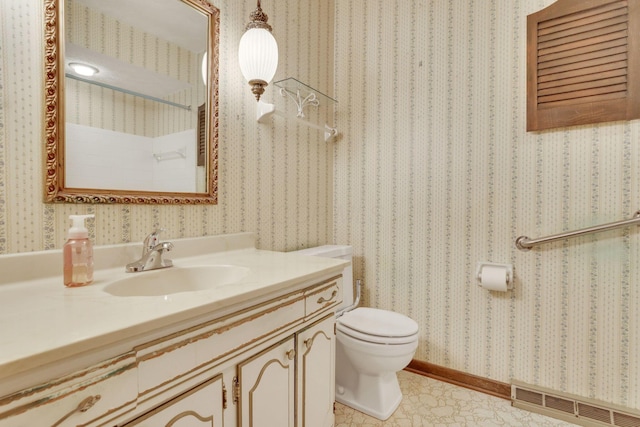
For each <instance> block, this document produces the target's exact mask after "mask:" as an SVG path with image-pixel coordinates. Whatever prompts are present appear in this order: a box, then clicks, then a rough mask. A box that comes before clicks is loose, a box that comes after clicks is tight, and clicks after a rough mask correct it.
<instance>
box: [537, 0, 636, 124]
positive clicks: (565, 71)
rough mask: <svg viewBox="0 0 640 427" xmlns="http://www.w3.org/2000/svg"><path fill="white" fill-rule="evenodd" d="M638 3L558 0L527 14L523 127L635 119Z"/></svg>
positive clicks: (622, 0)
mask: <svg viewBox="0 0 640 427" xmlns="http://www.w3.org/2000/svg"><path fill="white" fill-rule="evenodd" d="M637 3H638V2H637V1H633V2H629V1H626V0H615V1H612V0H558V1H557V2H556V3H554V4H552V5H551V6H549V7H548V8H546V9H543V10H542V11H540V12H537V13H535V14H532V15H529V16H528V18H527V78H528V82H527V85H528V86H527V98H528V99H527V102H528V105H527V130H541V129H548V128H554V127H561V126H571V125H578V124H587V123H598V122H604V121H612V120H631V119H634V118H640V101H639V100H638V98H639V97H638V91H637V90H636V87H637V86H638V83H636V82H635V81H633V78H634V76H639V77H640V73H639V71H638V68H639V67H640V62H639V61H638V58H639V57H640V55H639V54H638V53H637V52H634V51H633V49H634V46H635V49H636V50H637V49H638V47H640V41H639V40H637V39H638V38H640V33H639V32H638V29H639V26H638V13H639V12H638V11H640V7H638V5H637Z"/></svg>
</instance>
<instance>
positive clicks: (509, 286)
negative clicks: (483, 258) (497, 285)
mask: <svg viewBox="0 0 640 427" xmlns="http://www.w3.org/2000/svg"><path fill="white" fill-rule="evenodd" d="M488 266H491V267H502V268H504V269H505V270H506V271H507V289H513V265H511V264H500V263H497V262H478V264H477V267H476V281H477V282H478V285H481V284H482V269H483V268H484V267H488Z"/></svg>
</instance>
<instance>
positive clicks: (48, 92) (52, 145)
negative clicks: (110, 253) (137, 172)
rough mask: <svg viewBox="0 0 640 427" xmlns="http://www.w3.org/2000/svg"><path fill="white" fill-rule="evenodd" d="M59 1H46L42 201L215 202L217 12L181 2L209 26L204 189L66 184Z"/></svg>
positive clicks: (193, 0)
mask: <svg viewBox="0 0 640 427" xmlns="http://www.w3.org/2000/svg"><path fill="white" fill-rule="evenodd" d="M64 1H65V0H44V3H45V20H44V24H45V28H44V33H45V58H44V59H45V111H44V116H45V137H46V140H45V149H46V151H45V162H46V164H45V172H46V174H45V189H44V193H45V202H49V203H52V202H66V203H140V204H191V205H199V204H217V202H218V65H219V42H220V30H219V28H220V11H219V10H218V9H217V8H215V7H214V6H212V5H211V4H210V3H209V2H207V1H206V0H176V1H182V2H184V3H186V4H187V5H189V6H191V7H192V8H194V9H196V10H197V11H199V12H201V13H202V14H204V15H205V16H206V17H207V19H208V22H209V25H208V41H209V43H207V45H208V48H207V56H208V58H209V59H208V67H209V68H208V77H207V78H208V85H207V102H206V116H207V120H206V129H205V131H206V140H207V142H208V144H206V147H207V148H206V150H207V153H208V159H207V163H206V165H207V166H206V175H207V176H206V191H205V192H203V193H175V192H153V191H135V190H103V189H90V188H67V187H65V162H64V160H65V137H64V136H65V113H64V112H65V99H64V93H65V88H64V81H65V63H64V61H65V58H64V13H63V9H64Z"/></svg>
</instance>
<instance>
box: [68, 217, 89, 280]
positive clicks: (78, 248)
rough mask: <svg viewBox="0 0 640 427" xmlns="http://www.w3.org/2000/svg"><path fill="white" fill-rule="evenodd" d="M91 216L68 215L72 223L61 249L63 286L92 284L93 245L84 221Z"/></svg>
mask: <svg viewBox="0 0 640 427" xmlns="http://www.w3.org/2000/svg"><path fill="white" fill-rule="evenodd" d="M93 217H94V216H93V215H69V219H71V221H73V225H72V227H71V228H70V229H69V233H68V235H67V241H66V243H65V244H64V247H63V249H62V252H63V257H64V285H65V286H67V287H76V286H84V285H88V284H89V283H91V282H93V244H92V243H91V240H89V231H88V230H87V228H86V227H85V224H84V220H85V219H86V218H93Z"/></svg>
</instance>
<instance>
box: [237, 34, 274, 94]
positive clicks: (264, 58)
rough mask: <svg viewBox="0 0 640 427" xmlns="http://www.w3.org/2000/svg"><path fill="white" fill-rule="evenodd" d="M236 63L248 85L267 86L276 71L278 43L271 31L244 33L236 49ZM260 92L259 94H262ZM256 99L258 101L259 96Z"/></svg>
mask: <svg viewBox="0 0 640 427" xmlns="http://www.w3.org/2000/svg"><path fill="white" fill-rule="evenodd" d="M238 61H239V63H240V70H241V71H242V75H243V76H244V78H245V79H246V80H247V81H248V82H249V84H250V85H252V86H254V89H255V86H256V85H258V86H261V87H262V92H264V86H266V85H268V84H269V83H270V82H271V80H273V76H275V74H276V70H277V69H278V43H277V42H276V39H275V37H273V35H272V34H271V31H269V30H267V29H264V28H251V29H248V30H247V31H245V33H244V34H243V35H242V38H241V39H240V46H239V47H238ZM262 92H260V94H261V93H262ZM254 94H256V98H257V99H258V100H259V99H260V94H257V93H256V92H255V90H254Z"/></svg>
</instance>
